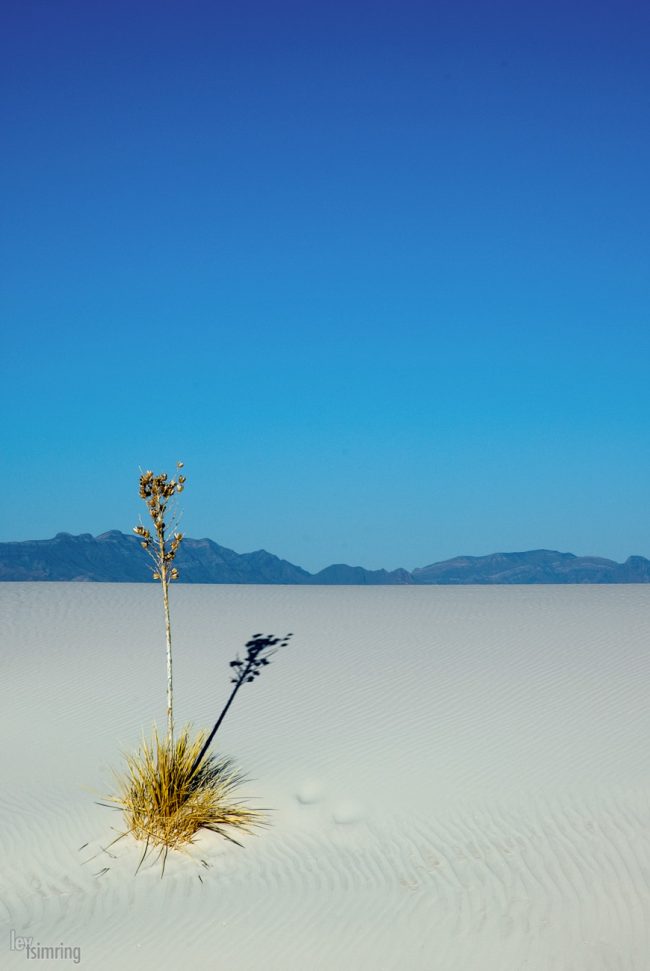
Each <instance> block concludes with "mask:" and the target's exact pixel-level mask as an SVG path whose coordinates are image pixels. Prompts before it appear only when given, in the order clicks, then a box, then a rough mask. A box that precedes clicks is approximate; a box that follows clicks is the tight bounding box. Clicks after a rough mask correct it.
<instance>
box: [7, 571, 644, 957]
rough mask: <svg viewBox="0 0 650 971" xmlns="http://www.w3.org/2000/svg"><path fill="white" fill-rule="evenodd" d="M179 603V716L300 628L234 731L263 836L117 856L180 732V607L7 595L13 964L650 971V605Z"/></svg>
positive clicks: (531, 592)
mask: <svg viewBox="0 0 650 971" xmlns="http://www.w3.org/2000/svg"><path fill="white" fill-rule="evenodd" d="M171 597H172V625H173V634H174V675H175V702H176V721H177V724H178V725H180V724H182V723H183V722H185V721H189V720H191V721H192V722H193V723H194V725H195V726H197V727H199V726H200V727H205V728H210V727H211V726H212V723H213V722H214V720H215V718H216V716H217V715H218V713H219V711H220V709H221V707H222V705H223V703H224V701H225V698H226V697H227V693H228V691H229V676H230V675H229V667H228V662H229V661H230V660H231V659H232V658H233V657H234V656H235V654H236V652H237V650H240V649H241V648H243V645H244V643H245V641H246V640H247V639H248V638H249V636H250V635H251V634H253V633H257V632H264V633H275V634H285V633H287V632H289V631H292V632H293V634H294V637H293V640H292V641H291V642H290V644H289V646H288V647H287V648H286V649H285V650H284V651H283V652H282V653H278V654H277V655H276V657H275V658H274V659H273V663H272V664H271V665H270V666H269V667H268V668H267V669H265V670H264V673H263V676H262V677H261V678H260V679H259V681H258V682H256V683H254V684H251V685H246V686H244V688H243V689H242V691H241V692H240V695H239V696H238V698H237V700H236V702H235V705H234V706H233V709H232V711H231V712H230V713H229V715H228V716H227V718H226V720H225V722H224V725H223V727H222V729H221V730H220V732H219V734H218V735H217V738H216V750H217V751H218V752H220V753H223V754H228V755H230V756H232V757H233V758H234V759H235V760H236V762H237V764H238V765H239V766H240V767H241V769H242V770H243V771H244V772H245V773H246V774H247V775H248V777H249V781H248V782H247V783H246V785H245V787H244V792H245V793H246V794H247V795H248V796H249V797H250V798H251V801H252V804H253V805H256V806H261V807H268V808H269V810H270V813H269V815H270V821H271V825H270V826H269V827H268V828H267V829H265V830H263V831H260V833H259V834H258V835H255V836H244V837H243V842H244V844H245V845H244V848H240V847H237V846H234V845H232V844H230V843H228V842H226V841H225V840H223V839H221V838H219V837H218V836H216V835H214V834H210V833H207V834H203V835H201V837H200V838H199V839H198V841H197V843H196V844H195V846H193V847H192V848H191V850H190V852H189V853H188V854H187V855H183V854H171V855H170V857H169V859H168V861H167V867H166V872H165V875H164V878H163V879H161V871H160V865H159V864H152V865H150V866H145V867H143V868H142V869H141V870H140V872H139V873H138V874H137V875H135V870H136V867H137V864H138V861H139V858H140V851H141V847H140V846H139V845H138V844H136V843H135V842H134V841H132V840H131V839H130V838H126V839H123V840H121V841H119V842H118V843H116V844H115V845H114V846H113V847H112V848H111V849H110V851H109V852H106V851H105V850H104V849H103V848H104V847H107V846H108V844H109V843H110V841H111V840H112V839H114V837H115V836H116V835H117V833H118V832H119V831H120V815H119V813H118V812H116V811H114V810H111V809H108V808H104V807H103V806H100V805H98V804H97V802H96V800H99V801H101V799H102V798H103V796H105V795H107V794H110V793H111V791H113V779H112V769H113V768H114V767H115V768H119V767H120V766H121V756H120V752H121V751H124V750H132V749H134V748H135V747H137V744H138V741H139V739H140V737H141V735H142V733H143V732H145V733H146V734H149V732H150V729H151V725H152V723H153V721H154V720H156V721H157V722H158V724H159V725H160V726H163V725H164V719H165V687H166V675H165V652H164V633H163V626H162V623H163V621H162V609H161V604H160V599H161V597H160V589H159V587H158V586H157V585H156V584H153V583H152V584H151V585H150V586H148V585H141V584H133V585H131V584H81V583H77V584H74V583H69V584H68V583H50V584H48V583H42V584H38V583H31V584H30V583H25V584H22V583H13V584H12V583H4V584H0V605H1V613H0V617H1V618H2V638H1V643H2V648H1V650H2V671H3V676H2V682H1V686H0V692H1V704H0V719H1V723H2V742H3V745H2V764H3V771H2V782H3V785H2V789H1V790H0V852H1V859H2V867H1V871H0V915H1V920H2V932H1V935H0V967H1V968H3V969H14V968H24V967H25V966H28V967H31V966H32V963H33V964H35V965H36V966H39V967H57V968H61V967H66V966H67V967H72V966H74V964H75V961H74V958H73V957H67V958H62V959H59V960H48V959H43V960H39V959H38V958H29V957H28V956H27V954H26V952H25V951H23V950H18V949H16V948H17V945H16V941H17V939H18V938H22V937H31V938H32V946H38V945H40V946H41V947H53V946H57V945H58V946H61V947H66V948H78V949H79V951H78V952H76V953H77V954H78V956H79V959H80V960H79V963H80V964H81V965H82V966H83V967H84V968H87V969H88V971H95V969H110V971H114V969H116V968H125V969H127V971H131V969H133V971H136V969H138V971H149V969H152V971H153V969H168V968H169V969H173V968H198V969H201V971H203V969H206V971H212V969H215V971H216V969H219V971H311V969H313V971H365V969H372V971H381V969H385V971H398V969H399V971H456V969H458V971H524V969H526V971H555V969H557V971H606V969H607V971H614V969H620V971H623V969H625V971H647V969H648V968H650V943H649V928H650V841H649V839H648V834H649V828H650V704H649V703H648V698H649V697H650V586H642V585H639V586H538V587H456V588H449V587H385V588H382V587H374V588H373V587H291V586H287V587H264V586H256V587H250V586H190V585H182V584H179V585H177V586H175V587H174V588H173V589H172V592H171ZM12 944H13V948H14V949H12ZM26 959H27V961H28V962H29V963H27V965H26Z"/></svg>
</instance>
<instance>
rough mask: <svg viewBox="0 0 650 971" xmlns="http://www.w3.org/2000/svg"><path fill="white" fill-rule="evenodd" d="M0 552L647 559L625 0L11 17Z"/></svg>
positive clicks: (633, 122)
mask: <svg viewBox="0 0 650 971" xmlns="http://www.w3.org/2000/svg"><path fill="white" fill-rule="evenodd" d="M3 19H4V27H3V31H2V33H3V42H2V58H0V61H1V67H0V71H1V72H2V79H1V85H0V88H1V114H2V116H1V119H0V120H1V123H2V131H3V143H4V147H3V168H4V177H3V179H2V180H1V186H0V193H1V195H2V198H1V199H0V206H1V211H2V224H3V228H2V243H1V246H2V253H1V254H0V255H1V258H2V267H3V272H2V275H1V280H0V313H1V316H2V320H3V322H4V323H3V340H2V365H1V367H2V382H1V386H0V404H1V405H2V410H3V415H4V417H5V420H4V422H3V430H2V451H1V454H2V459H3V466H4V501H3V503H2V511H1V513H0V539H2V540H19V539H27V538H41V537H47V536H52V535H54V534H55V533H56V532H58V531H61V530H63V531H68V532H72V533H80V532H91V533H94V534H96V533H99V532H102V531H104V530H107V529H111V528H118V529H123V530H125V531H127V530H129V529H130V527H131V525H133V524H134V523H135V522H136V521H137V517H138V515H139V512H140V509H139V504H140V500H139V499H138V497H137V478H138V474H139V472H138V469H139V466H142V467H144V468H152V469H154V470H155V471H158V470H160V469H170V470H171V469H172V467H173V466H174V463H175V462H176V459H177V458H181V459H183V460H184V462H185V465H186V471H187V474H188V487H187V491H186V492H185V493H184V496H183V497H184V509H185V518H184V526H185V530H186V532H187V534H188V535H191V536H210V537H212V538H213V539H215V540H217V541H218V542H220V543H222V544H224V545H227V546H230V547H232V548H234V549H236V550H238V551H240V552H244V551H247V550H251V549H255V548H259V547H264V548H266V549H268V550H270V551H272V552H274V553H277V554H278V555H280V556H283V557H285V558H287V559H290V560H292V561H293V562H296V563H299V564H301V565H303V566H304V567H306V568H307V569H311V570H317V569H320V568H322V567H324V566H326V565H327V564H329V563H332V562H342V561H344V562H348V563H353V564H362V565H365V566H367V567H380V566H384V567H387V568H394V567H397V566H404V567H407V568H412V567H414V566H421V565H425V564H426V563H430V562H433V561H435V560H439V559H444V558H446V557H448V556H452V555H455V554H460V553H468V554H477V555H478V554H482V553H487V552H492V551H495V550H521V549H530V548H537V547H547V548H556V549H561V550H570V551H572V552H576V553H585V554H586V553H597V554H601V555H606V556H612V557H614V558H617V559H621V558H624V557H626V556H627V555H629V554H630V553H641V554H644V555H647V556H650V513H649V508H650V505H649V501H648V500H649V496H650V432H649V428H650V423H649V417H650V416H649V410H650V409H649V405H650V388H649V384H650V383H649V381H648V371H649V364H650V327H649V323H650V314H649V311H650V274H649V272H648V270H649V266H648V263H649V259H648V257H649V252H650V223H649V222H648V218H647V216H648V212H649V211H650V188H649V180H648V177H647V173H648V171H650V125H649V120H650V57H649V54H650V50H649V48H650V10H649V9H648V8H644V7H642V5H640V4H638V3H635V4H632V3H627V2H623V3H621V4H618V5H614V4H611V3H609V2H608V3H598V2H590V3H588V4H587V3H585V4H577V3H572V4H570V5H567V4H566V3H558V2H554V0H552V2H550V3H547V4H545V5H543V6H542V5H537V4H536V5H531V4H522V3H491V4H486V3H482V2H481V3H479V2H478V0H475V2H464V3H463V2H460V3H458V2H455V3H451V2H448V3H440V4H436V3H433V4H432V3H430V2H428V3H419V2H417V3H416V2H408V0H407V2H403V3H400V4H397V3H395V2H391V3H381V2H378V3H373V4H369V3H360V2H358V0H350V2H346V3H340V2H338V0H334V2H329V3H327V4H324V3H318V2H315V3H305V2H300V3H298V2H295V3H287V2H274V0H267V2H265V3H252V2H246V0H239V2H237V3H234V2H233V3H221V2H218V0H217V2H215V0H210V2H207V0H205V2H203V0H200V2H196V0H188V2H185V3H182V4H181V3H180V2H170V0H159V2H157V3H155V4H153V3H133V2H128V3H126V2H124V0H112V2H111V3H108V2H104V0H98V2H95V3H92V4H89V3H87V2H85V0H84V2H81V0H78V2H77V0H75V2H72V0H57V3H51V2H45V0H38V2H37V0H20V2H18V0H14V2H13V3H8V4H5V6H4V8H3Z"/></svg>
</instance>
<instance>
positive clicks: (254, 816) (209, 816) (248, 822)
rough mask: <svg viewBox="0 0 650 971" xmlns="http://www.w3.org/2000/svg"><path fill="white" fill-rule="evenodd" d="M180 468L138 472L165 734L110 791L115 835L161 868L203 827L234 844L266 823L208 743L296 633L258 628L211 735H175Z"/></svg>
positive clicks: (130, 763)
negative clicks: (172, 604)
mask: <svg viewBox="0 0 650 971" xmlns="http://www.w3.org/2000/svg"><path fill="white" fill-rule="evenodd" d="M182 468H183V463H182V462H179V463H178V464H177V469H178V475H177V478H175V479H173V478H172V479H169V477H168V476H167V474H166V473H164V472H163V473H161V474H160V475H154V474H153V472H150V471H148V472H144V473H143V474H142V475H141V476H140V497H141V498H142V499H144V500H145V502H146V503H147V508H148V510H149V514H150V516H151V519H152V521H153V532H152V531H151V530H149V529H147V528H146V527H145V526H144V525H142V524H140V525H139V526H136V527H134V531H135V533H136V534H137V535H138V536H139V537H140V543H141V545H142V547H143V548H144V549H145V550H146V551H147V552H148V553H149V556H150V557H151V559H152V561H153V570H152V575H153V579H154V580H159V581H160V583H161V586H162V594H163V608H164V616H165V639H166V650H167V735H166V736H165V737H164V738H161V737H160V736H159V734H158V730H157V729H156V728H155V727H154V730H153V735H152V740H151V741H150V742H149V741H147V740H146V739H143V741H142V743H141V746H140V749H139V750H138V752H137V753H136V754H135V755H126V769H125V770H124V771H123V772H121V773H116V780H117V794H116V795H114V796H111V797H109V802H110V804H111V805H112V806H113V807H114V808H119V809H121V810H122V812H123V814H124V819H125V823H126V831H125V832H123V833H121V834H120V835H119V836H118V837H117V839H121V838H122V837H123V836H125V835H126V834H127V833H131V834H132V835H133V836H134V837H135V838H136V839H137V840H142V841H144V842H145V847H144V851H143V854H142V859H141V860H140V864H139V866H138V869H139V868H140V865H141V864H142V862H143V861H144V859H145V858H146V856H147V854H148V852H149V850H150V849H152V848H156V847H157V848H158V849H159V851H160V852H161V853H162V854H163V873H164V862H165V860H166V858H167V853H168V851H169V850H170V849H182V848H183V847H184V846H185V845H187V844H188V843H192V842H193V841H194V838H195V836H196V834H197V833H198V831H199V830H201V829H207V830H210V831H212V832H214V833H218V834H220V835H221V836H224V837H226V838H227V839H230V840H232V841H233V842H235V843H237V840H235V839H233V837H232V835H230V834H229V832H228V830H231V831H232V830H233V829H234V830H240V831H245V832H250V831H252V829H253V828H254V827H256V826H260V825H262V824H263V823H264V814H263V812H262V811H261V810H258V809H251V808H249V807H248V806H246V805H244V804H243V803H241V802H239V801H235V800H233V793H234V792H235V790H236V789H237V787H238V786H239V785H240V783H241V782H242V781H243V776H242V775H241V774H240V773H239V772H238V771H237V770H236V769H235V767H234V765H233V763H232V761H231V760H230V759H228V758H223V757H222V758H218V757H217V756H216V755H214V754H213V753H210V752H208V749H209V746H210V744H211V743H212V740H213V739H214V736H215V734H216V732H217V730H218V729H219V727H220V725H221V723H222V722H223V719H224V718H225V716H226V713H227V712H228V709H229V708H230V706H231V704H232V702H233V700H234V698H235V695H236V694H237V692H238V691H239V689H240V688H241V687H242V685H243V684H246V683H250V682H253V681H255V679H256V678H257V677H259V674H260V671H261V668H262V667H265V666H266V665H267V664H269V658H270V656H271V655H272V654H273V653H275V650H276V649H277V646H284V645H285V644H287V642H288V639H289V638H290V637H291V636H292V635H291V634H287V635H286V637H285V638H284V639H282V640H281V639H280V638H279V637H274V636H273V635H272V634H269V635H264V634H255V635H254V636H253V637H252V638H251V640H249V641H248V643H247V644H246V656H245V658H244V659H243V660H242V659H240V658H239V656H237V657H236V658H235V660H234V661H231V662H230V665H231V668H232V669H233V670H232V675H233V676H232V677H231V683H233V684H234V688H233V689H232V691H231V693H230V696H229V698H228V700H227V702H226V704H225V706H224V708H223V710H222V711H221V714H220V715H219V717H218V719H217V721H216V724H215V725H214V727H213V729H212V731H211V732H210V734H209V735H206V732H203V731H200V732H198V733H196V734H193V732H192V729H191V727H190V726H189V725H188V726H185V727H184V728H183V729H182V731H181V732H180V734H179V735H178V737H175V734H174V709H173V702H174V695H173V683H172V638H171V623H170V614H169V584H170V582H171V581H172V580H176V579H178V576H179V572H178V569H177V568H176V567H175V566H174V565H173V562H174V558H175V556H176V553H177V551H178V548H179V546H180V544H181V542H182V540H183V534H182V533H180V532H178V531H177V526H178V521H179V519H178V514H177V512H176V509H175V504H174V500H175V498H176V496H177V494H178V493H179V492H182V491H183V487H184V485H185V481H186V479H185V476H184V475H183V474H182V473H180V470H181V469H182ZM170 536H171V539H170V538H169V537H170ZM114 842H115V841H114ZM239 845H241V844H239Z"/></svg>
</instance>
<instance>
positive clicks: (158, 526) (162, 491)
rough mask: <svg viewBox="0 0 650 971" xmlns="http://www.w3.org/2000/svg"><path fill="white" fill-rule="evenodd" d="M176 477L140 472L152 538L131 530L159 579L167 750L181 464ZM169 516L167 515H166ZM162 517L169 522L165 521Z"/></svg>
mask: <svg viewBox="0 0 650 971" xmlns="http://www.w3.org/2000/svg"><path fill="white" fill-rule="evenodd" d="M176 468H177V469H178V472H179V474H178V476H177V478H176V479H168V476H167V473H166V472H162V473H161V474H160V475H154V474H153V472H144V473H143V474H142V475H141V476H140V498H141V499H144V501H145V502H146V504H147V508H148V510H149V515H150V516H151V519H152V520H153V527H154V528H153V535H152V533H151V532H150V530H148V529H147V528H146V527H145V526H143V525H142V524H140V525H139V526H134V527H133V532H134V533H135V534H136V535H137V536H139V537H140V545H141V546H142V548H143V549H145V550H146V551H147V552H148V554H149V556H150V557H151V560H152V561H153V570H152V578H153V579H154V580H160V584H161V586H162V594H163V606H164V611H165V639H166V645H167V739H168V742H169V747H170V750H172V748H173V745H174V692H173V682H172V632H171V623H170V620H169V584H170V581H172V580H178V576H179V574H178V570H177V569H176V567H175V566H173V562H174V558H175V556H176V553H177V552H178V548H179V546H180V545H181V542H182V541H183V534H182V533H179V532H178V531H177V526H178V516H177V515H176V511H175V508H174V501H173V500H174V498H175V496H176V495H177V493H179V492H182V491H183V488H184V485H185V476H184V475H182V474H181V473H180V470H181V469H182V468H183V463H182V462H178V463H177V465H176ZM168 513H169V516H167V514H168ZM166 517H167V518H169V520H170V522H169V523H167V522H166ZM169 535H171V537H172V538H171V539H169V538H168V537H169Z"/></svg>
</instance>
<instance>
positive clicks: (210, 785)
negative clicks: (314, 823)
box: [111, 726, 264, 863]
mask: <svg viewBox="0 0 650 971" xmlns="http://www.w3.org/2000/svg"><path fill="white" fill-rule="evenodd" d="M205 737H206V735H205V732H198V733H197V734H196V735H192V733H191V730H190V728H189V726H186V727H185V728H184V729H183V730H182V731H181V732H180V734H179V735H178V737H177V738H176V739H175V741H174V742H173V745H172V746H170V744H169V739H168V738H162V739H161V738H160V736H159V734H158V730H157V729H156V728H154V731H153V736H152V740H151V741H147V740H146V739H144V740H143V741H142V744H141V746H140V748H139V750H138V752H137V753H136V754H135V755H127V756H126V770H125V771H124V772H122V773H121V774H118V773H116V779H117V786H118V792H117V795H116V796H114V797H112V799H111V802H112V803H113V804H115V805H117V806H118V807H119V808H121V809H122V812H123V814H124V819H125V824H126V831H127V832H129V833H131V834H132V835H133V836H134V837H135V838H136V839H137V840H142V841H144V842H145V844H146V845H145V849H144V853H143V857H142V860H141V861H140V862H141V863H142V861H143V860H144V858H145V857H146V855H147V853H148V852H149V850H152V849H156V848H158V850H159V851H160V852H161V853H163V854H164V856H165V858H166V855H167V851H168V850H170V849H180V848H182V847H184V846H186V845H187V844H189V843H193V842H194V839H195V837H196V835H197V833H198V832H199V830H201V829H206V830H210V831H212V832H213V833H218V834H219V835H220V836H223V837H225V838H226V839H229V840H231V841H232V842H234V843H237V842H238V841H237V840H236V839H234V837H233V836H232V835H231V832H232V831H237V830H239V831H241V832H251V831H252V830H253V829H254V827H256V826H260V825H263V823H264V814H263V813H262V812H261V811H260V810H258V809H251V808H249V807H248V806H245V805H243V804H242V803H241V802H240V801H236V800H233V798H232V794H233V791H234V790H236V789H237V787H238V786H239V785H240V784H241V782H242V781H243V777H242V775H241V773H240V772H239V771H238V770H237V769H236V768H235V767H234V765H233V762H232V761H231V760H230V759H228V758H217V757H216V756H215V755H213V754H205V755H204V756H203V757H202V759H201V761H200V764H198V765H197V758H198V756H199V755H200V753H201V751H202V749H203V746H204V743H205ZM123 835H125V834H123ZM239 845H241V844H239Z"/></svg>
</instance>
